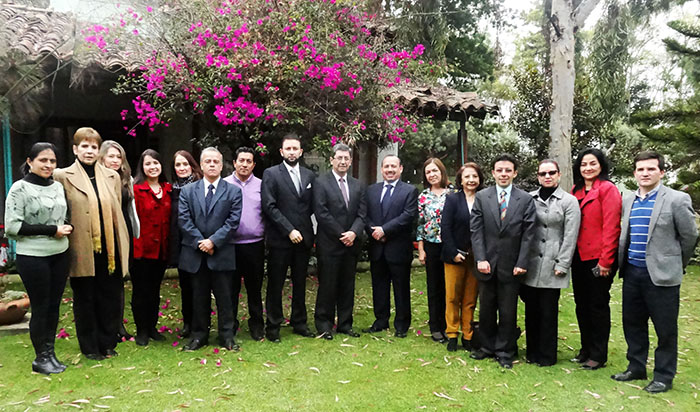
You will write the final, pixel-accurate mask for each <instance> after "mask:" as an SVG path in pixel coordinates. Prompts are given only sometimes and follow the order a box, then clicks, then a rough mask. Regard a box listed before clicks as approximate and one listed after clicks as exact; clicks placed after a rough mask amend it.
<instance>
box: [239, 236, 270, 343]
mask: <svg viewBox="0 0 700 412" xmlns="http://www.w3.org/2000/svg"><path fill="white" fill-rule="evenodd" d="M264 275H265V241H262V240H261V241H259V242H255V243H241V244H238V245H236V273H235V274H234V276H233V282H232V287H231V297H232V298H233V303H232V304H233V316H234V320H235V321H234V327H233V330H234V332H235V331H237V330H238V325H239V323H238V316H237V315H238V299H239V297H240V293H241V278H243V282H245V290H246V293H247V295H248V314H249V315H250V317H249V318H248V328H249V329H250V332H251V333H253V332H255V333H256V334H258V335H261V334H262V331H263V327H264V323H263V306H262V282H263V276H264Z"/></svg>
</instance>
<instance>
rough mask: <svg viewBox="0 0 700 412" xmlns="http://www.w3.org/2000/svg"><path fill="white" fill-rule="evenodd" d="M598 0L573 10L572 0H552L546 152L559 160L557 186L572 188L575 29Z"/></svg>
mask: <svg viewBox="0 0 700 412" xmlns="http://www.w3.org/2000/svg"><path fill="white" fill-rule="evenodd" d="M598 1H599V0H583V1H582V2H581V3H580V4H579V6H578V7H577V8H576V10H574V6H573V1H572V0H552V14H551V16H550V23H551V25H552V30H551V31H550V33H551V36H550V48H551V49H550V57H549V58H550V64H551V69H552V106H551V109H550V117H549V137H550V143H549V155H550V156H551V157H552V158H553V159H555V160H556V161H557V162H558V163H559V168H560V170H561V174H562V176H561V183H560V186H561V187H562V189H564V190H567V191H568V190H571V187H572V186H573V181H574V180H573V172H572V168H571V163H572V162H571V129H572V125H573V114H574V82H575V80H576V68H575V67H574V57H575V50H574V47H575V44H576V38H575V37H574V35H575V33H576V31H577V30H578V28H579V27H580V26H582V25H583V23H584V22H585V20H586V18H587V17H588V15H589V14H590V13H591V11H592V10H593V8H595V5H596V4H597V3H598Z"/></svg>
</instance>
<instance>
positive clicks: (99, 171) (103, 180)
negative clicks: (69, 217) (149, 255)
mask: <svg viewBox="0 0 700 412" xmlns="http://www.w3.org/2000/svg"><path fill="white" fill-rule="evenodd" d="M77 163H78V165H79V166H80V167H79V168H78V170H79V171H80V176H81V177H82V178H83V179H85V181H86V182H88V185H89V187H90V190H88V192H87V196H88V203H89V206H90V237H91V238H92V250H93V252H94V253H102V252H103V250H104V248H105V246H106V248H107V270H108V271H109V273H110V274H112V273H114V270H115V269H116V263H115V255H116V253H115V244H114V225H115V224H116V221H115V219H114V216H115V214H114V213H115V212H114V210H113V209H114V206H115V205H116V199H115V198H114V196H113V194H112V192H113V190H114V189H113V188H111V187H109V186H107V173H105V171H106V169H105V167H104V166H102V165H101V164H99V163H95V181H96V182H97V191H98V192H99V196H100V201H99V202H98V201H97V194H96V193H95V190H94V188H93V186H92V182H90V176H88V174H87V172H86V171H85V169H84V168H83V165H82V163H80V162H79V161H78V162H77ZM100 206H101V209H102V221H103V222H104V229H105V233H104V235H105V241H106V243H107V244H106V245H103V244H102V227H101V225H100V209H98V207H100ZM119 213H121V211H120V212H119Z"/></svg>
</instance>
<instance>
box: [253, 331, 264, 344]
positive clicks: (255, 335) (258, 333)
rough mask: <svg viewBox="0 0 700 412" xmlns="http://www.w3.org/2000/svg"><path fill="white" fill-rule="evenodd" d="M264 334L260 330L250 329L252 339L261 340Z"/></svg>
mask: <svg viewBox="0 0 700 412" xmlns="http://www.w3.org/2000/svg"><path fill="white" fill-rule="evenodd" d="M264 336H265V335H263V333H262V332H261V331H251V332H250V337H251V338H253V340H254V341H258V342H260V341H261V340H263V337H264Z"/></svg>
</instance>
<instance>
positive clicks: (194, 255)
mask: <svg viewBox="0 0 700 412" xmlns="http://www.w3.org/2000/svg"><path fill="white" fill-rule="evenodd" d="M200 165H201V166H202V172H203V173H204V179H202V180H200V181H198V182H196V183H193V184H190V185H187V186H185V187H183V188H182V191H181V192H180V203H179V205H178V221H179V224H180V228H181V232H182V250H181V252H180V262H179V267H180V269H182V270H184V271H187V272H189V273H193V274H194V276H192V295H193V302H192V303H193V317H192V339H191V340H190V342H189V343H188V344H187V345H185V347H184V348H183V349H184V350H187V351H193V350H197V349H200V348H201V347H203V346H205V345H207V343H208V340H209V322H210V317H209V315H210V310H211V306H210V305H211V293H212V292H213V293H214V297H215V298H216V307H217V311H218V316H219V325H218V326H219V343H220V344H221V346H223V347H224V348H226V349H228V350H238V349H239V347H238V344H237V343H236V340H235V334H236V331H235V330H234V323H235V318H234V315H233V304H232V298H231V282H232V278H233V273H234V271H235V269H236V245H235V244H234V243H233V240H232V239H233V236H234V234H235V232H236V229H238V224H239V222H240V219H241V207H242V206H241V205H242V196H241V189H239V188H238V187H236V186H234V185H232V184H230V183H227V182H225V181H223V180H222V179H221V169H222V168H223V156H222V155H221V152H219V151H218V150H217V149H216V148H214V147H207V148H206V149H204V150H202V154H201V157H200Z"/></svg>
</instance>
